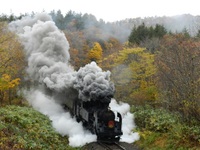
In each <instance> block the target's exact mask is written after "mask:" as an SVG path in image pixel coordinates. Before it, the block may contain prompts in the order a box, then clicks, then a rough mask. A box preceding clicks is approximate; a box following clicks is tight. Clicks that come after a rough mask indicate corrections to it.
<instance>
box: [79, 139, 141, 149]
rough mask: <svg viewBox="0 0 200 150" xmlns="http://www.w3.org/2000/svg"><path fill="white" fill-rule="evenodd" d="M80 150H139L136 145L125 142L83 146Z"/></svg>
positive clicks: (100, 142)
mask: <svg viewBox="0 0 200 150" xmlns="http://www.w3.org/2000/svg"><path fill="white" fill-rule="evenodd" d="M81 150H140V149H139V148H138V147H137V146H136V145H133V144H129V143H126V142H115V143H106V142H102V141H97V142H92V143H89V144H87V145H85V146H84V147H83V148H82V149H81Z"/></svg>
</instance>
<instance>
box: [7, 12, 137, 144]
mask: <svg viewBox="0 0 200 150" xmlns="http://www.w3.org/2000/svg"><path fill="white" fill-rule="evenodd" d="M9 28H10V30H11V31H13V32H16V33H17V35H18V36H19V39H20V42H21V43H22V45H23V46H24V52H25V55H26V58H27V62H28V67H27V70H26V71H27V74H28V77H29V79H30V80H31V81H33V82H34V83H35V84H38V85H40V86H37V88H36V89H31V90H29V91H24V93H25V94H24V95H25V96H26V98H27V100H28V101H29V103H30V104H31V105H32V106H33V107H34V108H35V109H36V110H38V111H40V112H41V113H43V114H45V115H48V116H49V118H50V119H51V120H52V124H53V126H54V128H55V130H56V131H57V132H59V133H60V134H62V135H63V136H65V135H67V136H69V144H70V145H71V146H82V145H84V144H85V143H89V142H92V141H95V140H96V135H92V134H91V133H90V132H88V131H85V130H84V129H83V127H82V124H81V123H77V122H76V121H75V119H73V118H71V116H70V114H69V113H68V112H65V111H63V109H62V107H61V106H60V105H59V103H57V102H56V101H57V99H56V97H54V96H52V95H51V96H50V95H48V94H45V93H44V92H43V91H42V90H41V89H49V90H50V91H51V94H52V93H53V94H54V93H63V92H65V93H70V92H67V91H71V89H76V91H77V93H71V94H77V97H79V99H81V100H83V101H98V100H101V101H102V102H106V103H110V102H111V101H110V100H111V98H112V97H113V95H114V90H115V88H114V84H113V83H111V82H110V75H111V73H110V71H102V69H101V68H100V67H99V66H98V65H97V64H96V63H95V62H91V63H90V64H87V65H86V66H84V67H82V68H80V69H79V70H78V71H75V70H74V69H73V67H72V66H71V65H70V63H69V60H70V55H69V43H68V41H67V39H66V37H65V35H64V33H63V32H61V31H60V30H59V29H58V28H57V27H56V25H55V23H54V22H53V21H52V18H51V17H50V16H49V15H48V14H46V13H39V14H36V15H35V16H34V17H30V16H27V17H24V18H22V19H21V20H17V21H14V22H11V23H10V24H9ZM39 87H42V88H39ZM69 98H70V95H66V97H65V98H64V101H67V100H68V99H69ZM112 101H115V100H112ZM111 104H114V107H115V109H116V110H119V112H120V109H118V108H121V109H123V107H124V106H123V105H122V104H120V105H118V104H116V103H115V102H112V103H111ZM111 107H112V106H111ZM123 111H124V112H122V111H121V112H122V113H123V114H124V117H125V118H126V116H127V115H126V114H127V113H128V112H129V108H128V109H127V108H125V109H123ZM129 117H130V119H131V120H133V115H132V116H131V115H130V114H129ZM130 124H131V126H130V129H128V130H127V129H126V130H127V132H125V133H127V134H125V135H123V136H126V137H128V139H129V140H125V139H127V138H124V141H129V142H134V141H135V140H137V139H138V138H139V137H138V134H137V133H135V134H133V133H132V132H131V130H132V129H133V128H134V122H131V123H130ZM122 139H123V137H122ZM77 141H79V142H77Z"/></svg>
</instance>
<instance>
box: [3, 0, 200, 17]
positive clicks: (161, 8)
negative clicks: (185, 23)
mask: <svg viewBox="0 0 200 150" xmlns="http://www.w3.org/2000/svg"><path fill="white" fill-rule="evenodd" d="M59 9H60V10H61V11H62V13H63V15H65V14H66V13H67V12H68V11H69V10H72V11H75V12H76V13H82V14H84V13H88V14H93V15H94V16H95V17H96V18H97V19H100V18H101V19H103V20H104V21H117V20H122V19H126V18H136V17H151V16H164V15H165V16H173V15H180V14H192V15H200V1H199V0H2V2H1V5H0V14H2V13H4V14H8V15H10V14H11V13H13V14H14V15H19V14H20V13H22V14H24V13H31V12H42V11H45V12H48V13H49V12H50V11H52V10H56V11H57V10H59Z"/></svg>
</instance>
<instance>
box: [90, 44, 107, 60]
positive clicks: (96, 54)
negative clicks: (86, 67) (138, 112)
mask: <svg viewBox="0 0 200 150" xmlns="http://www.w3.org/2000/svg"><path fill="white" fill-rule="evenodd" d="M102 55H103V50H102V48H101V45H100V44H99V43H98V42H95V43H94V46H93V48H92V49H91V50H90V51H89V53H88V58H89V59H90V60H91V61H96V62H99V61H100V60H102Z"/></svg>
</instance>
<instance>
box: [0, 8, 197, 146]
mask: <svg viewBox="0 0 200 150" xmlns="http://www.w3.org/2000/svg"><path fill="white" fill-rule="evenodd" d="M32 15H34V13H33V14H24V15H21V16H14V15H10V16H7V15H4V14H2V15H1V16H0V60H1V61H0V110H1V109H4V108H6V107H8V106H9V105H17V106H27V103H26V101H25V100H24V98H23V96H22V94H21V93H20V90H21V89H23V88H24V87H26V88H29V87H30V85H31V83H32V81H31V80H29V79H28V78H27V74H26V66H27V60H26V59H25V55H24V53H23V46H22V45H21V44H20V42H19V41H18V38H17V36H16V34H15V33H13V32H11V31H9V30H8V24H9V23H10V22H12V21H14V20H17V19H21V18H22V17H24V16H32ZM50 15H51V17H52V19H53V20H54V22H55V24H56V26H57V27H58V28H59V29H60V30H61V31H62V32H63V33H64V34H65V36H66V38H67V40H68V42H69V45H70V50H69V52H70V63H71V64H72V66H74V68H75V69H76V70H78V69H79V68H80V67H82V66H85V65H86V64H88V63H89V62H91V61H95V62H96V63H97V64H98V65H99V66H100V67H101V68H102V69H103V70H110V71H111V80H112V81H113V83H114V85H115V90H116V91H115V99H116V100H118V101H123V102H127V103H129V104H130V105H131V111H132V112H133V113H134V115H135V123H136V125H137V129H136V130H137V132H139V134H140V140H139V141H137V142H136V144H137V145H138V146H139V147H140V148H142V149H198V148H200V92H199V90H200V65H199V64H200V28H199V27H200V26H199V24H200V22H198V20H199V19H200V17H196V18H195V17H193V16H190V15H184V17H185V18H184V17H183V16H178V20H176V21H174V22H176V23H177V24H178V25H179V26H176V25H177V24H176V25H175V23H174V22H173V20H175V19H174V18H173V17H172V18H166V17H163V18H159V17H158V18H156V17H155V18H144V19H141V18H136V19H130V20H122V21H118V22H112V23H110V22H105V21H103V20H102V19H100V20H97V19H96V18H95V16H93V15H91V14H78V13H75V12H73V11H69V12H68V13H67V14H65V15H63V14H62V12H61V11H57V12H55V11H52V12H51V13H50ZM166 20H167V23H166ZM182 20H184V21H185V20H188V21H185V22H183V23H182V24H181V25H182V26H181V27H180V21H182ZM190 20H192V21H190ZM170 23H171V24H170ZM0 112H1V111H0ZM1 119H2V118H1V117H0V135H3V136H6V135H5V133H4V132H3V131H4V130H3V129H4V128H5V127H4V126H2V125H1V124H3V121H2V120H1ZM4 121H5V120H4ZM59 138H60V137H59ZM4 140H5V139H4ZM57 140H58V139H57ZM2 142H5V141H3V139H2V140H0V149H1V148H5V147H4V146H5V145H2ZM57 142H58V141H57ZM21 146H23V144H22V145H21ZM6 148H7V147H6ZM24 149H25V148H24Z"/></svg>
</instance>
